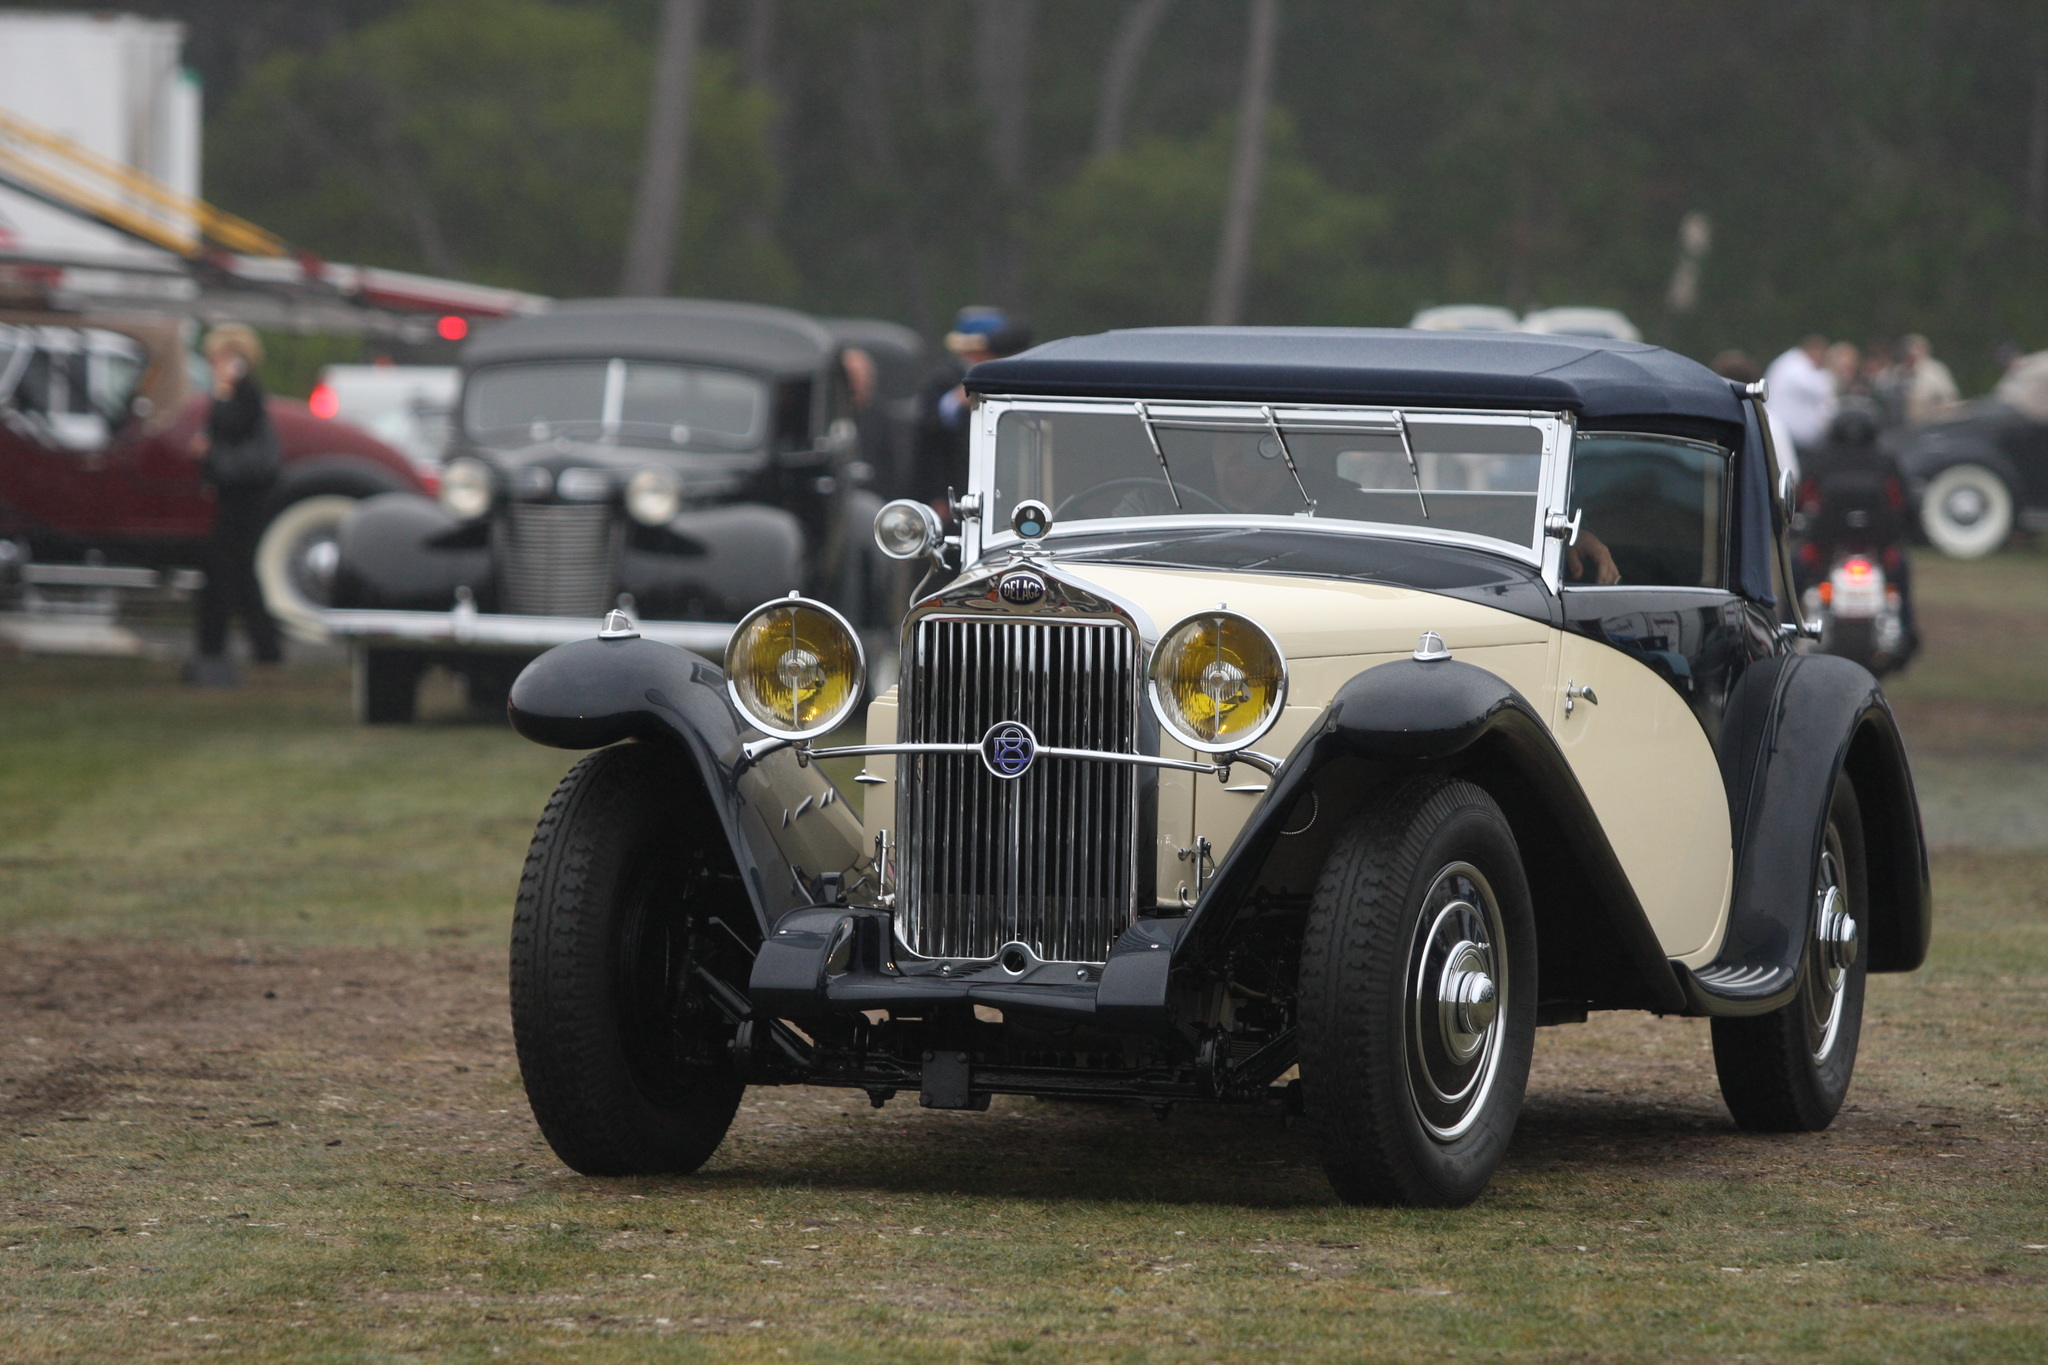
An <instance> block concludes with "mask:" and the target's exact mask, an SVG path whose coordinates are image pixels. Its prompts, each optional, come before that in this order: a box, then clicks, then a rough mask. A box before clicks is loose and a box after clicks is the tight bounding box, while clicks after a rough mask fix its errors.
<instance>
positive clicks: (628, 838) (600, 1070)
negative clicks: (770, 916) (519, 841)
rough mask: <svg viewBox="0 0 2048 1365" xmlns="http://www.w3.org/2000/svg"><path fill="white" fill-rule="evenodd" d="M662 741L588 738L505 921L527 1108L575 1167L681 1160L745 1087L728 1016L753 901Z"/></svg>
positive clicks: (664, 1165)
mask: <svg viewBox="0 0 2048 1365" xmlns="http://www.w3.org/2000/svg"><path fill="white" fill-rule="evenodd" d="M674 761H675V760H674V759H673V758H672V756H671V755H670V754H669V753H667V752H666V751H665V750H663V749H661V748H658V747H656V746H654V745H648V744H625V745H620V746H617V747H614V748H610V749H600V750H599V751H598V752H596V753H594V754H592V755H590V756H589V757H588V758H585V759H584V760H583V761H582V762H580V763H578V764H577V765H576V766H575V767H574V768H572V769H570V770H569V775H568V776H567V777H565V778H563V779H562V783H561V785H560V786H559V787H557V788H556V789H555V794H554V796H553V797H552V798H551V799H550V800H549V802H548V805H547V810H546V811H545V812H543V814H542V815H541V819H540V826H539V828H537V829H536V830H535V831H534V835H533V844H532V847H531V849H530V850H529V852H528V854H527V858H526V870H525V872H524V873H523V874H522V875H521V877H520V881H519V905H518V909H517V912H516V913H515V914H514V916H513V927H512V1032H513V1037H514V1039H515V1041H516V1043H517V1045H518V1051H519V1070H520V1075H521V1076H522V1078H523V1079H524V1080H525V1082H526V1094H527V1099H528V1101H529V1102H530V1103H531V1104H532V1106H533V1116H534V1118H535V1119H536V1120H537V1121H538V1122H539V1124H540V1130H541V1132H542V1134H543V1135H544V1136H546V1138H547V1140H548V1143H549V1145H551V1146H552V1147H553V1148H554V1149H555V1154H556V1155H557V1156H559V1157H561V1159H562V1160H563V1161H564V1162H566V1163H568V1165H570V1166H571V1167H573V1168H574V1169H576V1170H578V1171H581V1172H582V1173H583V1174H585V1175H652V1174H661V1173H686V1172H689V1171H694V1170H696V1169H697V1167H699V1166H701V1165H703V1164H704V1162H705V1161H707V1160H709V1159H710V1157H711V1154H712V1153H713V1152H714V1151H716V1150H717V1149H718V1145H719V1143H720V1142H722V1141H723V1140H724V1138H725V1132H726V1129H727V1128H728V1127H729V1126H731V1124H732V1117H733V1113H734V1111H735V1110H737V1109H738V1107H739V1102H740V1094H741V1092H742V1090H743V1089H744V1086H743V1084H742V1083H741V1081H740V1078H739V1073H738V1072H737V1070H736V1069H735V1068H734V1064H733V1054H732V1039H733V1033H734V1027H735V1025H734V1018H733V1015H732V1013H731V1012H730V1011H729V1010H728V1009H727V1008H724V1007H722V1006H721V1004H720V1001H721V999H724V1000H726V1001H733V1000H738V1001H741V1002H743V1001H744V996H743V995H741V994H740V992H739V990H738V989H737V988H735V987H734V986H733V985H732V984H731V983H732V982H735V981H738V982H744V981H745V979H746V969H747V962H748V952H749V947H748V944H746V943H743V942H742V941H741V940H740V938H739V935H741V934H742V933H748V934H751V929H750V926H751V925H752V923H753V919H752V914H751V912H750V911H748V910H747V909H746V904H745V899H744V896H743V895H735V894H734V891H733V886H734V883H735V879H734V878H733V877H731V876H730V872H729V868H728V867H727V866H726V860H725V859H724V857H723V856H721V855H723V853H724V850H723V847H722V846H719V847H717V848H708V847H706V846H705V845H704V844H703V843H702V842H701V839H702V838H703V837H705V836H704V835H703V833H702V832H703V831H706V830H708V831H710V832H711V833H710V835H709V837H711V838H714V839H715V838H717V837H718V836H717V831H718V829H719V824H718V821H717V820H716V818H714V817H712V816H711V815H710V813H709V811H708V810H702V809H697V808H696V807H699V806H702V805H703V804H704V803H703V801H702V799H701V797H698V798H697V799H696V800H695V801H692V800H691V799H690V796H689V792H690V787H689V785H688V784H685V783H678V782H677V781H676V780H675V774H674V772H673V771H672V769H671V765H672V763H673V762H674Z"/></svg>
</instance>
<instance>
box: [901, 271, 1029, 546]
mask: <svg viewBox="0 0 2048 1365" xmlns="http://www.w3.org/2000/svg"><path fill="white" fill-rule="evenodd" d="M1030 345H1031V328H1030V326H1029V324H1027V323H1025V322H1024V321H1023V320H1021V319H1018V318H1012V317H1011V316H1010V315H1009V314H1007V313H1005V312H1004V311H1003V310H1002V309H1000V308H988V307H984V306H980V305H976V306H973V307H968V308H962V309H961V310H960V312H959V314H958V315H957V316H956V317H955V318H954V320H953V330H952V331H950V332H948V333H946V349H947V350H948V351H950V352H952V358H950V359H948V360H945V361H942V362H941V363H940V364H939V367H938V368H937V369H935V370H933V371H932V373H931V374H930V376H929V377H927V378H926V380H925V382H924V388H923V389H922V390H921V391H920V392H919V394H918V400H917V437H916V448H915V450H914V451H913V453H912V458H911V472H910V488H909V490H908V491H907V494H906V496H908V497H913V498H916V499H918V500H919V501H920V502H927V503H930V504H931V505H932V506H933V507H936V508H938V509H939V511H940V512H942V513H944V512H947V511H949V509H948V508H947V506H946V490H947V489H949V488H951V489H955V490H964V489H965V488H966V487H967V412H968V407H967V390H966V389H964V388H963V387H961V381H963V380H964V379H966V378H967V372H968V371H969V370H971V369H973V368H974V367H975V366H976V365H979V364H980V363H981V362H982V361H984V360H994V359H997V358H998V357H1001V356H1009V355H1015V354H1017V352H1019V351H1022V350H1025V349H1027V348H1028V347H1029V346H1030Z"/></svg>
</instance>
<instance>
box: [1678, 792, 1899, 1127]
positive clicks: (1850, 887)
mask: <svg viewBox="0 0 2048 1365" xmlns="http://www.w3.org/2000/svg"><path fill="white" fill-rule="evenodd" d="M1864 895H1865V870H1864V859H1863V816H1862V811H1861V809H1860V808H1859V807H1858V805H1857V803H1856V788H1855V787H1853V786H1851V785H1850V783H1849V779H1848V778H1847V777H1838V778H1836V779H1835V790H1834V795H1833V797H1832V798H1831V799H1830V801H1829V802H1828V825H1827V834H1826V836H1825V837H1824V838H1823V839H1822V841H1821V852H1820V860H1819V862H1818V863H1817V864H1816V865H1815V867H1814V872H1813V903H1812V907H1811V909H1810V911H1809V913H1808V917H1807V929H1806V951H1805V953H1804V955H1803V956H1802V959H1801V962H1800V968H1799V994H1798V995H1797V996H1795V997H1794V998H1793V1000H1792V1002H1791V1003H1790V1004H1788V1005H1786V1006H1785V1007H1784V1008H1782V1009H1778V1010H1774V1011H1772V1012H1771V1013H1769V1014H1762V1015H1756V1016H1754V1017H1752V1018H1748V1019H1716V1020H1715V1021H1714V1071H1715V1073H1716V1074H1717V1075H1718V1076H1719V1077H1720V1080H1721V1098H1722V1099H1724V1100H1726V1101H1727V1102H1728V1111H1729V1112H1730V1113H1732V1114H1733V1115H1734V1116H1735V1121H1736V1123H1738V1124H1740V1125H1741V1126H1742V1127H1744V1128H1747V1129H1749V1130H1750V1131H1752V1132H1759V1133H1817V1132H1819V1131H1820V1130H1821V1129H1823V1128H1825V1127H1827V1126H1828V1125H1829V1124H1830V1123H1832V1122H1834V1118H1835V1115H1836V1114H1837V1113H1839V1112H1840V1111H1841V1108H1842V1101H1843V1099H1844V1098H1846V1097H1847V1096H1848V1093H1849V1078H1850V1076H1851V1075H1852V1074H1853V1073H1854V1072H1855V1070H1856V1045H1857V1043H1858V1041H1859V1040H1860V1039H1861V1038H1862V1035H1863V987H1864V982H1865V979H1866V972H1867V964H1866V962H1865V960H1864V953H1863V951H1862V945H1863V934H1864V927H1865V926H1864V907H1865V906H1866V905H1867V904H1868V901H1866V900H1865V899H1864Z"/></svg>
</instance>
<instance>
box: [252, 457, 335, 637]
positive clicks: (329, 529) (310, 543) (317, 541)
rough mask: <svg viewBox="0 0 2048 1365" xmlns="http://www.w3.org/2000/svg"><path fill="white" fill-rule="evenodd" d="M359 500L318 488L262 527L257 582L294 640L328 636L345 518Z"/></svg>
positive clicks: (268, 604)
mask: <svg viewBox="0 0 2048 1365" xmlns="http://www.w3.org/2000/svg"><path fill="white" fill-rule="evenodd" d="M357 501H358V500H357V499H355V498H352V497H349V496H347V495H346V494H342V493H316V494H314V495H313V496H312V497H309V498H300V499H299V500H298V501H297V502H293V503H288V504H286V505H285V507H284V508H283V509H281V510H280V511H279V512H278V514H277V515H276V516H274V517H272V518H271V519H270V524H269V525H268V526H266V527H264V528H263V536H262V538H261V539H260V540H258V541H257V542H256V582H257V583H258V584H259V585H260V586H261V587H262V589H263V602H264V605H265V606H267V607H269V608H270V614H271V615H272V616H274V617H276V618H277V623H278V625H280V626H282V627H283V628H284V630H285V633H286V634H288V635H290V636H291V637H292V638H293V639H294V640H305V641H307V642H309V643H315V644H317V643H319V642H320V641H322V640H325V639H326V638H327V626H326V624H325V622H324V621H323V620H322V619H321V614H320V613H321V611H322V609H323V608H325V607H326V605H327V603H328V600H329V596H330V594H331V593H332V592H333V589H334V568H335V564H336V562H337V561H338V560H339V558H340V547H341V542H340V533H341V523H342V520H343V518H345V517H347V516H348V514H349V513H350V512H352V511H353V510H355V505H356V502H357Z"/></svg>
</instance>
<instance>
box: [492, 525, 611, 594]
mask: <svg viewBox="0 0 2048 1365" xmlns="http://www.w3.org/2000/svg"><path fill="white" fill-rule="evenodd" d="M623 530H624V528H623V527H621V526H620V525H619V524H618V518H617V517H616V516H615V515H614V514H613V512H612V509H611V508H610V507H607V506H603V505H601V504H600V505H595V506H593V505H591V504H589V503H581V504H567V505H565V504H562V503H532V502H527V503H520V502H515V503H512V504H511V505H510V506H508V507H507V508H506V509H505V511H504V514H503V515H502V516H500V517H499V518H498V521H497V523H496V525H495V526H494V527H493V528H492V532H493V534H492V542H493V543H492V549H493V551H494V552H495V558H496V560H497V570H498V606H499V609H500V610H502V611H507V612H511V613H513V614H515V615H519V616H602V615H603V614H604V613H605V612H607V611H609V610H610V609H611V607H612V605H613V604H614V603H615V602H616V601H617V599H618V591H619V590H618V586H617V584H618V563H619V550H620V548H621V546H622V544H623V541H624V536H623Z"/></svg>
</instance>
